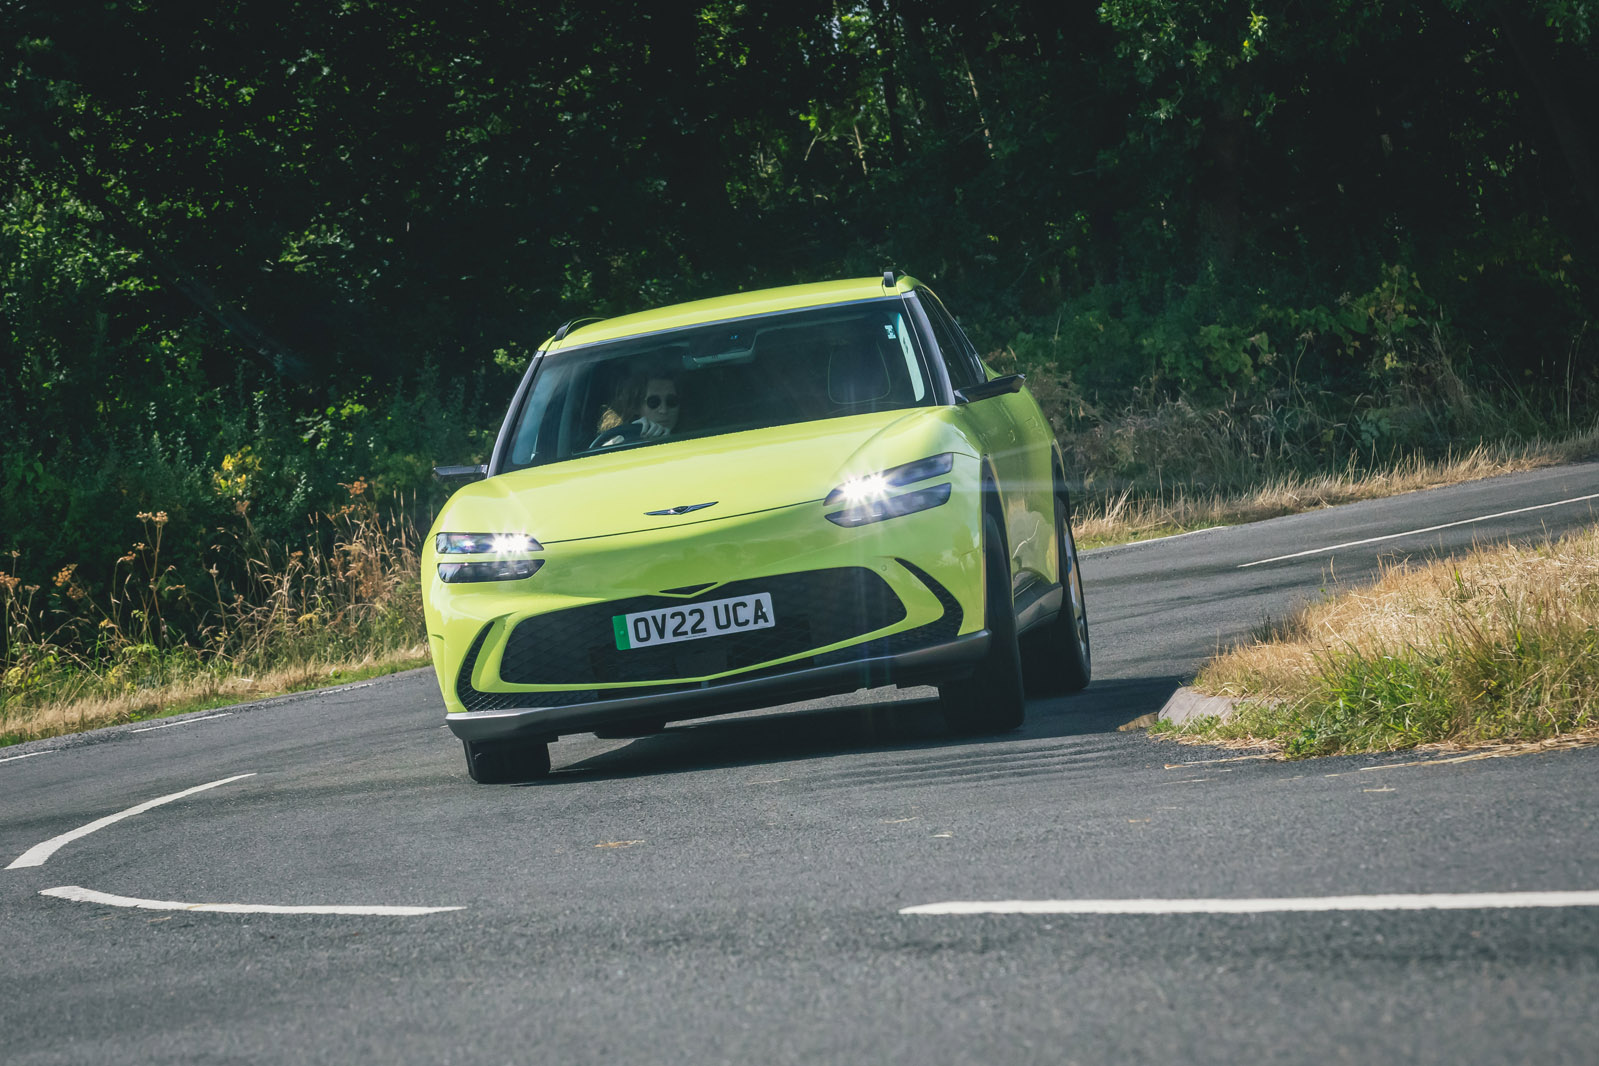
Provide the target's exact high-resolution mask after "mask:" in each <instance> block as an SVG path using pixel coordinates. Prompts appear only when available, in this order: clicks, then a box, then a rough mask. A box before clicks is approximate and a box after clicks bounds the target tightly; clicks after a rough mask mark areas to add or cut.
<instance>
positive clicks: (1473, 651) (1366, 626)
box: [1156, 527, 1599, 758]
mask: <svg viewBox="0 0 1599 1066" xmlns="http://www.w3.org/2000/svg"><path fill="white" fill-rule="evenodd" d="M1194 685H1195V687H1196V688H1198V689H1199V690H1200V691H1202V692H1206V693H1209V694H1212V695H1217V696H1229V697H1232V698H1235V699H1238V700H1240V701H1242V702H1241V704H1240V706H1239V709H1238V711H1237V712H1236V713H1235V714H1234V715H1233V716H1231V717H1229V718H1227V719H1225V720H1222V719H1218V718H1201V719H1197V720H1195V721H1193V722H1189V723H1186V724H1183V725H1173V724H1169V723H1163V724H1162V725H1161V726H1160V727H1159V728H1158V729H1157V730H1156V731H1157V732H1160V733H1163V734H1165V735H1171V736H1177V737H1179V738H1188V739H1195V740H1200V741H1206V742H1215V741H1221V742H1231V743H1234V744H1239V743H1242V744H1250V745H1259V746H1263V747H1266V748H1268V749H1270V750H1275V751H1280V752H1282V753H1283V754H1284V755H1286V756H1288V757H1290V758H1295V757H1302V756H1310V755H1331V754H1338V753H1347V752H1380V751H1393V750H1397V749H1404V748H1413V747H1417V746H1419V745H1424V744H1445V745H1452V746H1461V747H1471V746H1479V745H1505V744H1537V745H1545V746H1547V745H1548V744H1549V743H1550V742H1559V741H1567V740H1585V741H1592V742H1599V527H1594V528H1590V529H1587V530H1584V531H1582V532H1580V533H1574V534H1571V535H1568V536H1567V537H1565V538H1563V539H1561V540H1559V541H1554V542H1548V543H1544V544H1541V545H1536V546H1530V547H1520V546H1508V547H1498V548H1492V549H1482V550H1478V551H1474V552H1471V553H1470V554H1467V555H1464V556H1458V557H1451V558H1449V559H1445V560H1441V561H1437V562H1433V563H1431V564H1425V565H1417V566H1409V565H1395V566H1392V567H1389V568H1387V569H1386V570H1385V571H1384V572H1383V574H1382V575H1381V577H1380V578H1379V579H1378V581H1377V582H1376V583H1375V584H1374V585H1372V586H1371V587H1370V588H1364V589H1360V590H1358V591H1354V592H1348V593H1345V594H1343V595H1340V596H1338V597H1336V598H1334V599H1331V600H1328V601H1326V602H1322V603H1317V604H1312V605H1310V606H1307V607H1305V608H1303V609H1302V610H1300V611H1299V612H1297V613H1296V614H1294V615H1293V616H1291V617H1290V618H1289V619H1287V620H1286V621H1284V622H1282V623H1280V624H1277V625H1274V626H1270V627H1263V628H1262V630H1261V631H1260V632H1258V633H1256V634H1255V636H1254V639H1252V640H1251V641H1250V642H1248V643H1246V644H1244V645H1241V646H1239V647H1237V648H1234V649H1232V650H1231V651H1228V652H1226V653H1225V654H1223V655H1221V656H1219V657H1218V658H1216V659H1215V660H1213V661H1212V662H1211V663H1210V664H1209V665H1207V666H1206V667H1205V668H1204V669H1203V670H1202V671H1201V672H1200V674H1199V676H1198V678H1196V679H1195V682H1194Z"/></svg>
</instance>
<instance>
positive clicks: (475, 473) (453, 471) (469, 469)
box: [433, 465, 489, 481]
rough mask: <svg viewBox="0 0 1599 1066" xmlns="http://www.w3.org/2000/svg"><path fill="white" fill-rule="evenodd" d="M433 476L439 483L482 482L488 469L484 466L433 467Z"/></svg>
mask: <svg viewBox="0 0 1599 1066" xmlns="http://www.w3.org/2000/svg"><path fill="white" fill-rule="evenodd" d="M433 476H434V477H436V478H438V479H439V480H440V481H482V480H483V479H484V478H486V477H488V476H489V468H488V466H487V465H484V466H435V467H434V468H433Z"/></svg>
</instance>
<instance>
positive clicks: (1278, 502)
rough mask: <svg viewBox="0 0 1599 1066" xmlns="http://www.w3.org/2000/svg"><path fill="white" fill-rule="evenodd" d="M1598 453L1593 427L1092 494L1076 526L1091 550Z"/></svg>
mask: <svg viewBox="0 0 1599 1066" xmlns="http://www.w3.org/2000/svg"><path fill="white" fill-rule="evenodd" d="M1596 452H1599V429H1590V430H1588V431H1586V432H1584V433H1580V434H1577V435H1574V436H1571V437H1565V438H1562V439H1559V440H1552V441H1544V440H1534V441H1531V442H1528V443H1524V444H1480V445H1478V446H1476V447H1474V448H1472V449H1470V450H1469V451H1466V452H1464V453H1462V454H1460V455H1451V456H1446V457H1444V458H1442V459H1437V460H1431V459H1426V458H1422V457H1420V456H1412V457H1410V458H1406V459H1402V460H1400V461H1398V462H1396V463H1394V464H1392V465H1390V466H1388V467H1386V468H1383V469H1377V470H1365V469H1360V468H1357V467H1355V466H1349V467H1347V468H1345V469H1343V470H1341V471H1337V472H1334V473H1326V474H1318V475H1301V474H1288V475H1280V476H1276V477H1272V478H1270V479H1269V480H1267V481H1266V482H1265V483H1263V484H1260V485H1258V486H1255V487H1251V488H1249V489H1246V490H1243V491H1237V492H1227V491H1212V492H1196V491H1194V490H1193V489H1192V488H1188V487H1184V486H1181V485H1179V486H1176V487H1173V488H1170V489H1167V490H1164V491H1161V490H1157V491H1156V492H1154V493H1139V492H1138V491H1136V490H1133V489H1124V490H1122V491H1120V492H1118V493H1114V494H1105V495H1097V494H1095V493H1092V492H1089V493H1086V494H1079V496H1078V497H1077V499H1078V505H1077V507H1076V518H1075V521H1074V523H1073V528H1074V530H1075V531H1076V535H1077V541H1078V544H1079V545H1080V546H1081V547H1083V548H1085V549H1086V548H1094V547H1100V546H1103V545H1107V544H1121V543H1125V542H1127V541H1133V540H1144V539H1147V538H1150V537H1159V536H1166V535H1168V534H1172V533H1186V532H1188V531H1189V530H1194V529H1205V528H1207V527H1210V526H1221V525H1237V524H1239V523H1243V522H1259V521H1262V520H1263V519H1267V518H1276V517H1278V516H1280V515H1286V514H1297V513H1299V512H1301V511H1314V510H1317V509H1318V508H1322V507H1331V506H1333V505H1335V504H1340V503H1351V502H1353V501H1355V500H1370V499H1377V498H1379V497H1384V496H1397V495H1399V494H1400V493H1404V492H1416V491H1418V490H1420V489H1432V488H1439V487H1441V486H1444V485H1454V484H1458V483H1460V482H1463V481H1474V480H1476V479H1478V478H1484V477H1492V476H1494V475H1496V474H1510V473H1515V472H1517V471H1522V470H1533V469H1536V468H1538V467H1543V466H1554V465H1556V464H1558V463H1566V462H1572V461H1574V460H1577V459H1585V458H1588V457H1589V456H1592V455H1594V454H1595V453H1596Z"/></svg>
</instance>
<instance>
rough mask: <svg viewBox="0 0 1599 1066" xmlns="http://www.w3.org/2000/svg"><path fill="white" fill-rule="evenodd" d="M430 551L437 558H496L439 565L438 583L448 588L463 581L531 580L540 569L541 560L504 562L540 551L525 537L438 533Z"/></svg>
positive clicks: (531, 539)
mask: <svg viewBox="0 0 1599 1066" xmlns="http://www.w3.org/2000/svg"><path fill="white" fill-rule="evenodd" d="M433 548H434V550H435V551H436V552H437V553H438V554H439V555H440V556H446V555H478V556H484V555H489V556H496V557H497V558H492V559H482V560H478V559H473V560H471V561H470V562H468V561H462V562H458V563H457V562H448V563H445V562H441V563H439V580H440V581H443V582H446V583H448V584H452V585H454V584H461V583H463V582H467V581H518V580H521V579H522V578H524V577H532V576H533V575H534V574H535V573H536V572H537V571H538V568H539V567H541V566H543V565H544V560H543V559H508V558H506V556H508V555H523V554H526V553H527V552H536V551H543V550H544V546H543V545H542V544H540V543H539V542H538V541H536V540H534V539H533V538H532V537H530V536H528V535H527V534H526V533H440V534H439V535H438V536H436V537H434V538H433Z"/></svg>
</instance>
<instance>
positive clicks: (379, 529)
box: [0, 479, 428, 744]
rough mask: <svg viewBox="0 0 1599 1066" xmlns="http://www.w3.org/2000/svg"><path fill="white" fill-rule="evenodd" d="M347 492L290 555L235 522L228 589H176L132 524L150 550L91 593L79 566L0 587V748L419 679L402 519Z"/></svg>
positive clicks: (409, 532)
mask: <svg viewBox="0 0 1599 1066" xmlns="http://www.w3.org/2000/svg"><path fill="white" fill-rule="evenodd" d="M349 488H350V493H351V502H350V504H349V505H347V506H344V507H342V508H340V509H339V510H338V511H337V512H335V513H334V514H331V515H322V516H318V518H317V519H316V524H315V525H314V526H313V528H312V529H311V530H310V531H309V533H308V536H307V539H306V540H305V541H304V546H303V547H299V548H293V547H284V546H279V545H274V544H271V543H269V542H266V541H263V540H261V539H260V538H257V537H255V536H254V535H253V532H251V531H249V528H248V523H247V522H246V523H245V526H246V533H245V535H243V536H240V537H239V538H237V539H236V540H235V541H234V543H233V548H232V551H231V553H229V557H228V558H226V559H225V560H224V561H225V562H226V563H227V564H228V565H227V569H228V571H229V573H228V576H226V577H224V576H223V575H222V573H221V568H220V567H219V566H218V565H217V563H216V562H210V563H209V565H207V563H206V562H201V563H200V564H199V565H197V566H196V565H190V567H189V570H190V572H191V573H200V574H205V575H209V579H210V586H211V587H210V589H204V588H203V586H201V589H200V590H198V591H197V590H196V589H195V588H193V587H191V586H190V585H189V584H187V583H184V582H182V581H180V580H179V579H178V578H177V577H176V576H175V574H176V572H177V568H176V567H175V566H174V565H172V564H171V563H169V562H168V561H167V559H166V557H165V556H163V554H162V535H163V532H164V529H165V527H166V525H167V524H168V517H167V515H166V514H165V513H163V512H156V513H154V514H149V513H140V514H139V516H138V517H139V518H140V520H141V521H144V523H145V528H146V532H147V537H146V539H145V540H144V541H142V542H140V543H138V544H136V545H134V546H133V547H132V548H131V549H130V550H129V551H128V552H127V553H126V554H124V555H123V556H122V557H121V558H120V559H119V560H118V561H117V566H116V568H115V570H114V577H113V580H112V583H111V585H110V587H109V588H108V589H106V590H105V591H103V592H100V591H97V590H95V589H92V588H90V587H89V586H88V585H86V584H85V583H84V582H83V581H82V580H81V579H80V578H79V577H78V575H77V567H76V566H69V567H66V568H64V569H63V570H61V571H60V572H59V573H57V574H56V575H54V577H53V578H52V579H49V580H48V582H47V581H40V582H38V583H36V584H35V583H30V582H28V581H26V580H25V579H24V578H22V577H19V576H17V575H15V574H7V573H0V627H3V629H0V637H3V643H0V648H3V654H0V744H8V743H16V742H18V741H22V740H32V739H37V738H42V737H48V736H56V735H59V734H62V733H67V732H74V731H77V730H82V729H93V728H97V727H99V726H105V725H113V724H116V723H118V722H128V721H139V720H143V719H146V718H152V717H159V716H163V715H168V714H175V713H179V712H181V711H187V710H195V709H199V708H202V707H209V706H218V705H222V704H225V703H237V702H240V701H243V700H249V699H257V698H260V697H263V696H270V695H277V694H280V693H284V692H292V691H297V690H300V689H305V688H314V687H318V686H321V685H328V684H339V683H343V682H346V681H350V680H355V679H357V678H360V677H369V676H373V675H375V674H381V673H392V672H393V671H394V670H397V669H403V668H405V667H408V666H420V665H423V664H425V663H426V662H427V661H428V655H427V648H426V646H425V644H424V643H423V623H422V595H421V583H420V565H421V564H420V559H419V556H418V551H417V548H416V539H417V538H416V533H415V530H414V529H413V528H412V526H411V523H410V522H409V520H408V519H407V518H406V517H405V515H404V514H403V512H402V513H400V514H399V515H397V516H396V517H394V518H392V519H389V520H385V519H384V518H383V517H381V516H380V515H379V512H378V508H377V506H376V504H375V503H373V502H372V501H371V500H370V498H368V496H367V495H366V483H365V482H364V481H361V480H359V479H358V480H357V481H355V482H353V483H352V484H351V485H350V486H349ZM243 513H244V509H243V508H241V509H240V514H241V516H242V515H243ZM213 554H214V555H217V556H220V555H221V553H213ZM14 563H15V560H13V564H14ZM47 585H53V589H51V588H49V587H47ZM177 618H182V619H184V621H183V622H181V623H179V622H175V621H174V619H177Z"/></svg>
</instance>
